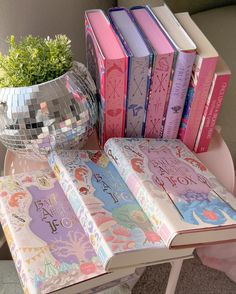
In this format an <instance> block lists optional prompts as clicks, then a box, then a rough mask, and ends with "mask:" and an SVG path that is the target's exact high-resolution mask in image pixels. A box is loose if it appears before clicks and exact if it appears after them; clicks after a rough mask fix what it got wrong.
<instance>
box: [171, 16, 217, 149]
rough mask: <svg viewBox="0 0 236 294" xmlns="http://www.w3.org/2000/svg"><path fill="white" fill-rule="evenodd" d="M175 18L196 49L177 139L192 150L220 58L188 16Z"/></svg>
mask: <svg viewBox="0 0 236 294" xmlns="http://www.w3.org/2000/svg"><path fill="white" fill-rule="evenodd" d="M175 16H176V18H177V19H178V21H179V22H180V24H181V25H182V26H183V28H184V29H185V30H186V32H187V33H188V34H189V36H190V38H191V39H192V40H193V41H194V43H195V44H196V46H197V53H196V58H195V61H194V65H193V71H192V76H191V80H190V84H189V88H188V92H187V97H186V101H185V106H184V111H183V115H182V119H181V124H180V129H179V135H178V137H179V138H180V139H181V140H182V141H183V142H184V144H185V145H187V146H188V148H189V149H190V150H193V148H194V144H195V141H196V138H197V133H198V129H199V126H200V123H201V119H202V115H203V111H204V107H205V103H206V101H207V97H208V93H209V90H210V87H211V83H212V80H213V76H214V73H215V69H216V65H217V62H218V59H219V55H218V53H217V52H216V50H215V48H214V47H213V46H212V44H211V43H210V42H209V40H208V39H207V38H206V36H205V35H204V34H203V32H202V31H201V30H200V29H199V27H198V26H197V25H196V23H195V22H194V21H193V20H192V18H191V16H190V15H189V13H187V12H184V13H176V14H175Z"/></svg>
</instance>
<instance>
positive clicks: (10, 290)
mask: <svg viewBox="0 0 236 294" xmlns="http://www.w3.org/2000/svg"><path fill="white" fill-rule="evenodd" d="M169 269H170V265H169V264H162V265H157V266H152V267H148V268H147V269H146V271H145V272H144V274H143V275H142V277H141V278H140V280H139V281H138V283H137V284H136V285H135V287H134V289H133V291H132V294H146V293H148V294H164V293H165V287H166V283H167V278H168V272H169ZM235 293H236V284H235V283H233V282H232V281H231V280H230V279H228V278H227V277H226V276H225V275H224V274H223V273H221V272H219V271H216V270H212V269H210V268H207V267H206V266H204V265H202V264H201V262H200V261H199V259H198V258H194V259H190V260H186V261H184V265H183V268H182V271H181V274H180V279H179V282H178V285H177V289H176V294H235ZM0 294H23V292H22V289H21V286H20V282H19V279H18V276H17V273H16V270H15V267H14V264H13V262H12V261H11V260H8V261H7V260H2V261H0ZM100 294H131V292H130V291H129V290H128V289H127V288H126V287H115V288H112V289H109V290H106V291H103V292H100Z"/></svg>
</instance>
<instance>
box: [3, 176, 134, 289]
mask: <svg viewBox="0 0 236 294" xmlns="http://www.w3.org/2000/svg"><path fill="white" fill-rule="evenodd" d="M0 191H1V192H0V216H1V224H2V227H3V230H4V233H5V236H6V239H7V242H8V245H9V248H10V251H11V254H12V257H13V260H14V262H15V266H16V269H17V271H18V274H19V277H20V279H21V282H22V286H23V290H24V293H30V294H34V293H52V292H53V293H71V294H72V293H78V292H79V293H91V291H92V290H91V289H92V288H96V287H98V286H100V285H101V284H106V283H109V282H112V283H113V282H114V280H117V279H121V278H125V277H126V276H128V275H131V274H133V272H134V270H133V269H132V268H130V269H127V270H124V271H123V272H121V271H117V272H116V273H108V272H106V271H105V270H104V268H103V266H102V264H101V263H100V261H99V259H98V258H97V256H96V253H95V251H94V249H93V247H92V245H91V244H90V242H89V238H88V237H87V236H86V234H85V232H84V230H83V228H82V226H81V225H80V223H79V221H78V219H77V217H76V215H75V213H74V211H73V209H72V208H71V206H70V204H69V202H68V200H67V199H66V196H65V194H64V192H63V190H62V188H61V186H60V185H59V183H58V181H57V180H56V178H55V176H54V174H53V172H52V171H50V170H43V171H40V172H34V173H30V174H19V175H15V176H8V177H1V178H0ZM107 287H109V286H108V285H107Z"/></svg>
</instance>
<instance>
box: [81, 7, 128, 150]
mask: <svg viewBox="0 0 236 294" xmlns="http://www.w3.org/2000/svg"><path fill="white" fill-rule="evenodd" d="M85 33H86V55H87V64H88V69H89V71H90V73H91V75H92V77H93V78H94V80H95V81H96V86H97V88H98V91H99V96H100V101H99V138H100V144H101V145H103V144H104V143H105V142H106V140H107V139H108V138H110V137H123V136H124V127H125V110H126V109H125V105H126V94H127V93H126V92H127V70H128V68H127V67H128V57H127V55H126V53H125V51H124V49H123V47H122V45H121V43H120V42H119V39H118V37H117V36H116V34H115V32H114V31H113V29H112V26H111V24H110V22H109V21H108V19H107V18H106V16H105V14H104V13H103V11H102V10H99V9H96V10H88V11H86V12H85Z"/></svg>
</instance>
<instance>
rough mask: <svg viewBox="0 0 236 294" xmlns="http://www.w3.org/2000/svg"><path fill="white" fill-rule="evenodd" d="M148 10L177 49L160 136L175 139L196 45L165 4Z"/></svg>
mask: <svg viewBox="0 0 236 294" xmlns="http://www.w3.org/2000/svg"><path fill="white" fill-rule="evenodd" d="M149 10H150V12H151V13H152V15H153V16H154V17H155V18H156V21H157V22H158V23H159V25H160V26H161V27H162V29H163V32H164V33H165V34H166V36H167V37H168V38H169V40H170V42H171V43H172V45H173V46H174V48H175V49H176V50H177V57H176V61H175V70H174V75H173V82H172V85H171V90H170V97H169V102H168V107H167V112H166V117H165V122H164V129H163V136H162V137H163V138H164V139H176V138H177V135H178V130H179V126H180V121H181V117H182V113H183V108H184V103H185V98H186V94H187V90H188V86H189V82H190V78H191V73H192V67H193V63H194V59H195V56H196V45H195V44H194V42H193V41H192V40H191V38H190V37H189V36H188V34H187V33H186V31H185V30H184V29H183V27H182V26H181V25H180V23H179V22H178V20H177V19H176V17H175V16H174V14H173V13H172V12H171V10H170V9H169V8H168V6H167V5H166V4H163V5H160V6H157V7H152V8H149Z"/></svg>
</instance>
